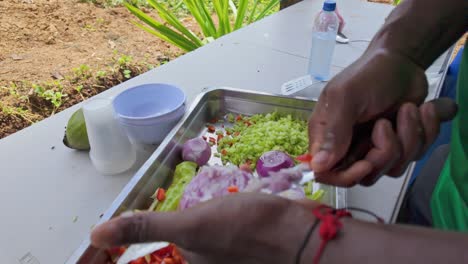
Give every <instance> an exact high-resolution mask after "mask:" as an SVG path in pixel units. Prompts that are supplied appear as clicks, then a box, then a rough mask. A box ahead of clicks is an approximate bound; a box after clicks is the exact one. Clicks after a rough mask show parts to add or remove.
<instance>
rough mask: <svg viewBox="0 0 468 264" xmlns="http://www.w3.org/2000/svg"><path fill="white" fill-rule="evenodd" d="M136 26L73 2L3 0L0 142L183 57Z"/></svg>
mask: <svg viewBox="0 0 468 264" xmlns="http://www.w3.org/2000/svg"><path fill="white" fill-rule="evenodd" d="M146 11H149V10H146ZM133 20H135V18H134V17H133V15H131V14H130V13H129V12H128V11H127V9H126V8H124V7H107V8H103V7H100V6H96V5H93V4H90V3H80V2H78V0H0V39H1V41H0V138H3V137H5V136H8V135H10V134H12V133H14V132H16V131H18V130H20V129H22V128H24V127H27V126H29V125H31V124H32V123H33V122H37V121H40V120H42V119H44V118H46V117H48V116H50V115H52V114H54V113H56V112H59V111H61V110H63V109H66V108H67V107H70V106H72V105H73V104H75V103H77V102H80V101H82V100H83V99H85V98H88V97H90V96H93V95H95V94H97V93H99V92H102V91H103V90H106V89H108V88H110V87H113V86H115V85H117V84H119V83H120V82H122V81H125V80H127V79H129V78H131V77H134V76H136V75H139V74H141V73H143V72H145V71H147V70H149V69H150V68H152V67H157V66H158V65H160V64H161V63H165V62H167V61H169V60H171V59H173V58H175V57H177V56H179V55H181V54H182V52H181V51H180V50H179V49H178V48H176V47H174V46H172V45H169V44H167V43H165V42H163V41H161V40H159V39H158V38H156V37H155V36H152V35H150V34H148V33H147V32H144V31H142V30H140V29H138V28H137V27H136V26H135V25H133V24H132V23H131V21H133ZM184 23H185V24H186V25H188V26H189V27H190V28H191V29H193V30H194V31H196V30H195V23H194V21H193V20H191V19H186V20H184ZM83 70H84V71H85V72H86V73H83ZM48 90H51V91H48Z"/></svg>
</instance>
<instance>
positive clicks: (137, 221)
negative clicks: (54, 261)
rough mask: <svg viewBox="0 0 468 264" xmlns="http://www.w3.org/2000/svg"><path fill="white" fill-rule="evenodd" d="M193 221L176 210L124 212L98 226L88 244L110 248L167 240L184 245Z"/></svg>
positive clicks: (191, 229)
mask: <svg viewBox="0 0 468 264" xmlns="http://www.w3.org/2000/svg"><path fill="white" fill-rule="evenodd" d="M193 222H196V221H191V220H190V219H188V217H187V215H186V214H184V215H183V214H181V213H179V212H173V213H155V212H141V213H135V214H133V213H131V214H129V215H123V216H120V217H117V218H114V219H111V220H109V221H108V222H105V223H103V224H101V225H99V226H97V227H96V228H95V229H94V230H93V231H92V233H91V243H92V244H93V246H95V247H97V248H109V247H114V246H122V245H128V244H134V243H144V242H154V241H168V242H173V243H176V244H178V245H180V246H182V247H183V246H185V245H186V244H187V240H186V238H187V236H190V235H191V233H190V231H193Z"/></svg>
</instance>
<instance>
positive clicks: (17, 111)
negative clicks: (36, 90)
mask: <svg viewBox="0 0 468 264" xmlns="http://www.w3.org/2000/svg"><path fill="white" fill-rule="evenodd" d="M0 110H1V111H2V112H3V113H5V114H7V115H14V116H19V117H21V118H23V119H24V120H26V121H28V122H29V123H31V124H32V123H34V121H33V120H32V119H33V117H32V115H31V113H30V112H29V111H28V110H25V109H22V108H20V107H10V106H7V105H4V104H2V103H1V102H0Z"/></svg>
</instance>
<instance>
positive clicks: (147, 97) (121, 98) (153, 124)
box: [113, 83, 186, 145]
mask: <svg viewBox="0 0 468 264" xmlns="http://www.w3.org/2000/svg"><path fill="white" fill-rule="evenodd" d="M185 101H186V95H185V93H184V92H183V90H182V89H180V88H178V87H177V86H174V85H170V84H163V83H149V84H143V85H139V86H135V87H132V88H130V89H127V90H125V91H123V92H122V93H120V94H119V95H117V96H116V97H115V99H114V100H113V106H114V111H115V113H116V117H117V119H118V122H119V124H120V125H121V126H122V127H123V128H124V129H125V131H126V133H127V135H128V137H129V138H130V139H131V141H132V143H134V144H147V145H159V144H160V143H161V142H162V141H163V140H164V138H166V136H167V134H169V132H170V131H171V130H172V129H173V128H174V127H175V126H176V125H177V123H178V122H179V121H180V119H181V118H182V117H183V116H184V114H185V110H186V107H185Z"/></svg>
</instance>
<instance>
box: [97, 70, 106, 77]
mask: <svg viewBox="0 0 468 264" xmlns="http://www.w3.org/2000/svg"><path fill="white" fill-rule="evenodd" d="M106 75H107V72H106V71H97V72H96V77H97V78H104V77H105V76H106Z"/></svg>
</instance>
